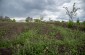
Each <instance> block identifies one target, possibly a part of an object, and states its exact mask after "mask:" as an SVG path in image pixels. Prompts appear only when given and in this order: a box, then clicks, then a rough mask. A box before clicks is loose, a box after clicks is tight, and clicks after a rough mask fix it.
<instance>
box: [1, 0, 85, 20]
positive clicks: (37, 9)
mask: <svg viewBox="0 0 85 55" xmlns="http://www.w3.org/2000/svg"><path fill="white" fill-rule="evenodd" d="M71 1H72V0H62V1H61V0H0V15H4V16H5V15H6V16H9V17H27V16H31V17H36V16H40V15H44V16H46V15H45V14H43V12H44V11H45V10H47V11H50V12H52V15H55V16H58V13H59V14H61V18H65V14H64V13H63V12H61V10H59V9H58V7H60V6H62V5H63V4H65V3H70V2H71ZM81 1H82V2H81V4H82V6H81V9H83V10H84V12H83V13H82V16H81V17H80V18H82V19H83V18H85V16H84V15H85V6H84V5H85V0H81ZM55 12H56V13H55ZM48 14H49V13H48ZM63 14H64V15H63ZM58 17H59V16H58Z"/></svg>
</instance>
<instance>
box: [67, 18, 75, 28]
mask: <svg viewBox="0 0 85 55" xmlns="http://www.w3.org/2000/svg"><path fill="white" fill-rule="evenodd" d="M73 25H74V23H73V21H70V20H69V22H68V28H72V27H73Z"/></svg>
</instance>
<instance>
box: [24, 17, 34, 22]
mask: <svg viewBox="0 0 85 55" xmlns="http://www.w3.org/2000/svg"><path fill="white" fill-rule="evenodd" d="M32 20H33V19H32V18H31V17H27V18H26V20H25V21H26V22H32Z"/></svg>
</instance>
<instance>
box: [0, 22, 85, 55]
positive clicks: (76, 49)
mask: <svg viewBox="0 0 85 55" xmlns="http://www.w3.org/2000/svg"><path fill="white" fill-rule="evenodd" d="M0 55H85V26H84V25H83V23H80V24H77V23H74V25H73V24H71V23H67V22H28V23H18V22H0Z"/></svg>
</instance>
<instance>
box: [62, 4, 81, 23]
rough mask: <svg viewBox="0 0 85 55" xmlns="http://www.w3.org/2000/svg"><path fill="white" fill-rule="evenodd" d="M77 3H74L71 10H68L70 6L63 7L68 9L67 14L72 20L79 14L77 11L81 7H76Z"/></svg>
mask: <svg viewBox="0 0 85 55" xmlns="http://www.w3.org/2000/svg"><path fill="white" fill-rule="evenodd" d="M75 4H76V3H74V4H73V7H72V10H71V11H69V10H68V7H63V8H65V9H66V14H67V15H68V16H69V18H70V21H73V18H74V17H75V16H76V15H77V11H78V10H79V9H80V8H76V6H75Z"/></svg>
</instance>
